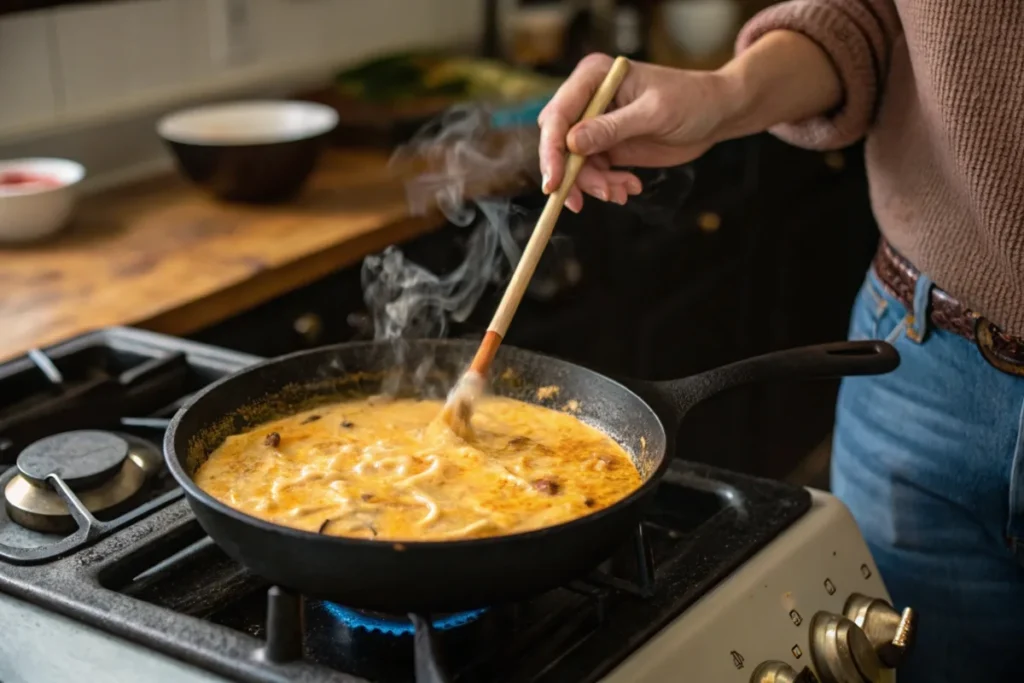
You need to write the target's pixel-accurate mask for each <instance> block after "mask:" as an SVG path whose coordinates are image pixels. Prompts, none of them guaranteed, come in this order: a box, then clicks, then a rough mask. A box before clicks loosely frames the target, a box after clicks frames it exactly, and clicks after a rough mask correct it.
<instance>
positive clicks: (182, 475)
mask: <svg viewBox="0 0 1024 683" xmlns="http://www.w3.org/2000/svg"><path fill="white" fill-rule="evenodd" d="M387 343H388V342H374V341H359V342H342V343H340V344H331V345H328V346H321V347H318V348H315V349H305V350H302V351H296V352H293V353H289V354H286V355H283V356H278V357H276V358H270V359H267V360H265V361H263V362H260V363H256V364H254V365H249V366H246V367H245V368H243V369H241V370H239V371H237V372H235V373H232V374H230V375H226V376H224V377H221V378H220V379H218V380H216V381H215V382H213V383H212V384H209V385H207V386H206V387H204V388H203V389H201V390H200V391H198V392H197V393H195V394H193V396H192V397H191V398H190V399H189V400H188V401H187V402H186V403H185V404H184V405H182V407H181V408H180V409H179V410H178V412H177V413H175V414H174V417H173V418H171V421H170V423H168V425H167V430H166V431H165V432H164V441H163V451H164V462H165V464H166V466H167V469H168V471H169V472H170V473H171V475H172V476H173V477H174V479H175V481H177V482H178V485H179V486H181V488H182V490H183V491H184V492H185V494H186V498H187V499H188V501H189V505H193V504H196V503H199V504H202V505H204V506H206V507H208V508H210V509H212V510H213V511H215V512H217V513H218V514H222V515H228V516H229V517H231V518H233V519H234V520H236V521H238V522H241V523H244V524H248V525H251V526H254V527H256V528H259V529H260V530H262V531H265V532H268V533H284V534H286V535H288V536H292V537H294V538H296V539H300V540H303V539H305V540H309V541H310V542H317V543H336V544H337V545H339V546H349V547H351V546H356V547H366V548H384V547H388V546H390V547H392V548H395V549H398V548H401V549H402V550H405V551H412V552H415V551H416V550H420V549H422V550H424V551H426V550H436V549H438V548H449V547H459V548H467V547H474V546H478V547H488V546H491V545H496V544H498V543H502V542H506V543H507V542H512V541H514V542H523V543H526V542H529V541H530V540H531V539H533V538H539V537H541V536H543V535H545V534H547V533H550V532H553V531H554V530H559V531H563V530H568V529H569V528H571V527H574V526H582V525H584V524H587V523H590V522H594V521H595V520H597V519H600V518H601V517H604V516H606V515H610V514H615V513H616V512H618V511H619V510H620V509H621V508H623V507H626V506H627V505H629V504H632V503H635V502H638V501H639V500H641V499H642V498H644V497H646V496H648V495H650V494H651V493H653V490H654V488H655V487H657V486H658V484H659V483H660V482H661V478H662V476H663V475H664V474H665V471H666V470H667V469H668V466H669V464H670V462H669V461H670V457H669V456H668V453H667V434H666V433H665V425H664V423H663V422H662V420H661V417H660V416H659V415H658V414H657V412H655V411H654V409H653V408H651V406H650V404H648V403H647V401H645V400H643V399H642V398H641V397H640V396H638V395H637V394H636V393H635V392H633V391H632V390H631V389H629V388H627V387H626V386H624V385H623V384H621V383H619V382H617V381H616V380H613V379H611V378H610V377H607V376H605V375H602V374H601V373H599V372H596V371H594V370H591V369H590V368H586V367H583V366H582V365H577V364H575V363H571V362H569V361H566V360H562V359H560V358H554V357H552V356H548V355H546V354H542V353H536V352H534V351H527V350H525V349H520V348H518V347H514V346H506V345H504V344H503V345H502V346H501V347H500V348H499V349H498V353H499V354H501V353H512V354H526V355H528V356H534V357H539V358H542V359H544V360H545V361H546V362H549V363H552V364H555V365H561V366H563V367H566V368H568V369H570V370H572V371H574V372H581V371H582V372H587V373H591V374H593V375H596V376H597V377H600V378H601V379H603V380H606V381H607V382H609V383H611V384H612V385H614V387H616V388H617V389H618V390H621V391H622V392H623V393H624V394H627V395H629V396H632V397H634V398H635V399H636V400H637V401H639V402H640V404H641V405H643V406H644V407H646V408H647V410H649V411H650V412H651V415H653V416H654V418H655V420H657V423H658V425H660V427H661V432H662V441H663V443H665V444H666V445H665V447H663V448H662V453H661V460H660V461H659V463H658V466H657V468H655V470H654V471H653V472H652V473H651V476H650V477H648V478H647V480H646V481H644V482H643V483H642V484H641V485H640V487H639V488H637V489H635V490H634V491H633V492H632V493H631V494H629V495H628V496H626V497H625V498H622V499H620V500H618V501H616V502H615V503H613V504H612V505H609V506H608V507H606V508H604V509H603V510H598V511H597V512H592V513H590V514H587V515H584V516H582V517H577V518H575V519H571V520H569V521H567V522H562V523H561V524H553V525H550V526H545V527H541V528H539V529H532V530H530V531H521V532H519V533H514V534H503V535H500V536H486V537H484V538H471V539H457V540H451V541H404V540H392V541H386V540H380V541H377V540H373V539H366V538H348V537H344V536H331V535H323V534H318V533H314V532H312V531H304V530H302V529H295V528H292V527H287V526H283V525H280V524H274V523H272V522H267V521H265V520H262V519H260V518H258V517H254V516H252V515H249V514H246V513H244V512H242V511H240V510H237V509H235V508H233V507H231V506H230V505H227V504H225V503H222V502H220V501H219V500H217V499H216V498H214V497H213V496H211V495H210V494H208V493H206V492H205V491H203V490H202V489H201V488H199V486H197V485H196V483H195V482H194V481H193V480H192V477H190V476H189V475H188V474H187V473H186V472H185V469H184V467H182V465H181V462H180V461H179V459H178V456H177V452H176V449H175V447H174V441H175V437H176V436H177V433H178V426H179V425H180V423H181V420H182V419H183V418H184V416H185V414H186V413H187V412H188V410H189V409H190V408H192V407H193V406H194V405H196V404H197V403H199V402H200V401H202V400H203V399H204V398H206V397H207V396H208V395H210V394H211V393H213V392H215V391H216V390H217V389H218V388H219V387H221V386H222V385H224V384H227V383H228V382H231V381H233V380H235V379H236V378H239V377H242V376H243V375H247V374H249V373H255V372H259V371H261V370H262V369H264V368H267V367H269V366H272V365H274V364H277V363H283V362H286V361H288V360H291V359H293V358H300V357H302V356H311V355H316V354H321V353H325V352H328V351H330V350H333V349H354V348H358V347H363V348H370V347H375V346H381V345H383V344H387ZM413 343H417V344H423V343H428V344H431V345H435V346H453V347H454V346H465V347H467V348H469V349H472V348H475V347H476V345H477V344H476V342H473V341H465V340H455V339H423V340H413ZM616 443H618V442H617V441H616ZM619 445H620V446H622V444H619ZM623 448H625V447H624V446H623Z"/></svg>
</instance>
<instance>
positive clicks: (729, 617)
mask: <svg viewBox="0 0 1024 683" xmlns="http://www.w3.org/2000/svg"><path fill="white" fill-rule="evenodd" d="M915 628H916V623H915V615H914V612H913V610H909V609H908V610H905V611H903V612H902V613H901V612H898V611H896V610H895V609H893V607H892V605H891V602H890V600H889V595H888V591H886V589H885V584H884V583H883V582H882V580H881V577H880V576H879V575H878V569H877V567H875V564H874V560H873V559H872V558H871V553H870V551H869V550H868V547H867V544H866V543H865V542H864V539H863V537H862V536H861V535H860V531H859V530H858V529H857V525H856V523H855V522H854V520H853V517H852V516H851V515H850V513H849V511H848V510H847V509H846V508H845V506H843V504H842V503H841V502H839V500H837V499H836V498H834V497H833V496H831V495H829V494H827V493H824V492H820V491H812V505H811V509H810V510H808V512H807V513H806V514H805V515H804V516H803V517H802V518H800V519H799V520H797V521H796V522H795V523H794V524H793V525H792V526H791V527H789V528H788V529H786V530H785V531H784V532H783V533H782V534H780V535H779V536H778V537H777V538H776V539H775V540H774V541H772V542H771V543H770V544H769V545H768V546H766V547H765V548H763V549H762V550H761V551H760V552H758V553H757V554H756V555H754V556H753V557H751V558H750V559H749V560H747V562H746V563H744V564H743V565H742V566H741V567H739V568H738V569H737V570H736V571H735V572H733V574H732V575H730V576H729V577H728V578H726V579H725V580H723V581H722V582H721V583H720V584H718V585H717V586H716V587H714V588H713V589H712V590H711V591H709V592H708V593H707V594H706V595H705V596H704V597H703V598H701V599H700V600H699V601H698V602H696V603H695V604H694V605H692V606H691V607H690V608H689V609H687V610H686V611H685V612H683V613H682V614H681V615H680V616H679V617H677V618H676V619H675V621H673V622H671V623H670V624H669V625H668V626H666V627H665V628H664V629H663V630H662V631H661V632H660V633H659V634H658V635H656V636H655V637H654V638H652V639H651V640H650V641H648V642H647V643H646V644H645V645H643V646H642V647H640V648H639V649H638V650H637V651H636V652H635V653H634V654H633V655H632V656H630V657H629V658H628V659H627V660H626V661H625V662H623V663H622V664H621V665H620V666H619V667H618V668H616V669H615V670H613V671H612V672H610V673H609V674H608V675H607V676H606V677H605V678H604V679H603V680H604V681H605V682H606V683H627V682H629V683H662V682H664V683H668V682H669V681H671V682H672V683H676V682H678V681H684V680H686V681H690V680H692V681H714V682H715V683H894V681H896V680H897V675H896V672H895V669H896V667H898V666H899V665H900V664H901V663H902V662H903V660H904V658H905V657H906V655H907V652H908V650H909V649H910V645H911V642H912V640H913V635H914V630H915Z"/></svg>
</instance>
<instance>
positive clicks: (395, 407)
mask: <svg viewBox="0 0 1024 683" xmlns="http://www.w3.org/2000/svg"><path fill="white" fill-rule="evenodd" d="M441 408H442V402H441V401H427V400H423V401H418V400H414V399H408V400H406V399H401V400H392V401H381V400H375V399H372V398H371V399H366V400H359V401H351V402H343V403H335V404H331V405H325V406H321V407H319V408H316V409H314V410H310V411H306V412H303V413H299V414H297V415H292V416H290V417H286V418H283V419H280V420H275V421H273V422H268V423H266V424H264V425H261V426H260V427H257V428H255V429H253V430H251V431H249V432H246V433H243V434H238V435H235V436H230V437H228V438H227V439H226V440H225V441H224V443H223V444H222V445H221V446H220V447H218V448H217V449H216V450H215V451H214V452H213V453H212V454H211V455H210V457H209V458H208V459H207V461H206V462H205V463H203V464H202V465H201V466H200V467H199V469H198V471H197V472H196V474H195V482H196V484H198V485H199V487H200V488H202V489H203V490H204V491H206V492H207V493H209V494H210V495H212V496H213V497H214V498H217V499H218V500H220V501H222V502H224V503H226V504H227V505H230V506H232V507H234V508H236V509H238V510H240V511H242V512H245V513H247V514H250V515H253V516H255V517H259V518H262V519H264V520H267V521H270V522H273V523H276V524H282V525H285V526H290V527H294V528H297V529H305V530H307V531H314V532H319V533H323V534H333V535H337V536H350V537H359V538H377V539H382V540H395V541H400V540H411V541H416V540H445V539H460V538H474V537H483V536H498V535H503V534H511V533H517V532H522V531H528V530H531V529H537V528H540V527H545V526H551V525H554V524H558V523H561V522H565V521H568V520H571V519H575V518H577V517H582V516H584V515H587V514H589V513H591V512H594V511H597V510H600V509H601V508H604V507H607V506H609V505H611V504H613V503H615V502H617V501H618V500H620V499H622V498H624V497H626V496H627V495H629V494H630V493H632V492H633V491H634V490H636V489H637V488H638V487H639V486H640V483H641V480H640V475H639V473H638V472H637V470H636V468H635V467H634V465H633V463H632V461H631V460H630V458H629V455H628V454H627V453H626V452H625V450H623V449H622V447H621V446H619V445H618V444H617V443H615V441H613V440H612V439H611V438H610V437H608V436H607V435H605V434H603V433H601V432H600V431H598V430H596V429H594V428H593V427H590V426H588V425H585V424H583V423H582V422H580V421H579V420H577V419H576V418H575V417H573V416H572V415H568V414H565V413H560V412H557V411H554V410H551V409H548V408H544V407H541V406H536V405H531V404H529V403H525V402H522V401H516V400H513V399H509V398H501V397H493V396H490V397H485V398H482V399H480V400H479V401H478V403H477V406H476V411H475V413H474V415H473V423H472V426H473V434H472V435H471V436H469V437H468V438H467V439H463V438H461V437H459V436H456V435H455V434H454V433H453V432H451V431H450V430H449V429H447V428H444V427H440V426H438V425H437V423H436V420H435V418H436V417H437V415H438V414H439V412H440V411H441Z"/></svg>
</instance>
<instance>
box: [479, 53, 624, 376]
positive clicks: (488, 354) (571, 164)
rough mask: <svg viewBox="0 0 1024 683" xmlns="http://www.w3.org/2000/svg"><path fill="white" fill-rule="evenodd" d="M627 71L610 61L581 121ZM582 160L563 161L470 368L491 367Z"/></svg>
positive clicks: (608, 97)
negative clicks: (558, 182) (555, 185)
mask: <svg viewBox="0 0 1024 683" xmlns="http://www.w3.org/2000/svg"><path fill="white" fill-rule="evenodd" d="M628 72H629V60H628V59H626V58H625V57H617V58H616V59H615V61H614V62H613V63H612V67H611V69H609V70H608V75H607V76H605V77H604V81H602V82H601V85H600V87H598V89H597V92H596V93H594V96H593V97H592V98H591V100H590V104H588V105H587V108H586V110H585V111H584V112H583V116H582V117H580V120H581V121H582V120H584V119H592V118H594V117H595V116H600V115H601V114H603V113H604V110H605V109H607V108H608V105H609V104H611V101H612V98H614V97H615V93H616V91H618V89H619V86H620V85H621V84H622V80H623V79H624V78H625V77H626V74H627V73H628ZM584 161H585V158H584V157H583V156H581V155H579V154H570V155H569V157H568V159H567V160H566V163H565V175H564V176H563V178H562V184H561V185H559V186H558V189H557V190H555V191H554V192H552V193H551V195H550V196H549V197H548V201H547V204H545V205H544V211H543V212H542V213H541V214H540V218H539V219H537V225H536V226H535V227H534V228H533V234H532V235H530V240H529V241H528V242H527V243H526V248H524V249H523V256H522V258H520V259H519V264H518V265H517V266H516V269H515V272H514V273H512V279H511V280H509V283H508V287H507V288H506V289H505V294H504V296H502V297H501V303H499V304H498V310H496V311H495V312H494V317H493V318H492V319H491V324H490V326H488V328H487V334H486V335H485V336H484V340H483V342H482V343H481V344H480V349H479V350H478V351H477V353H476V356H475V357H474V358H473V362H472V364H471V365H470V369H471V370H475V371H476V372H478V373H480V374H481V375H483V374H486V372H487V369H488V368H490V365H491V361H492V360H494V354H495V353H497V351H498V345H499V344H501V340H502V339H504V337H505V333H506V332H508V327H509V325H510V324H511V323H512V317H513V316H514V315H515V313H516V309H517V308H519V302H520V301H522V300H523V294H525V293H526V288H527V287H528V286H529V284H530V279H531V278H532V277H533V273H534V271H535V270H536V269H537V263H538V262H539V261H540V257H541V254H543V253H544V248H545V247H546V246H547V244H548V240H549V239H551V233H552V231H554V229H555V223H556V222H558V216H559V215H560V214H561V213H562V206H563V205H564V204H565V199H566V197H568V196H569V190H570V189H571V188H572V186H573V184H574V183H575V182H576V176H578V175H579V173H580V169H581V168H583V162H584Z"/></svg>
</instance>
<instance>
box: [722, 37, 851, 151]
mask: <svg viewBox="0 0 1024 683" xmlns="http://www.w3.org/2000/svg"><path fill="white" fill-rule="evenodd" d="M716 77H717V78H718V79H719V80H720V82H721V87H722V91H723V92H724V95H725V100H726V106H725V118H724V120H723V121H722V125H721V127H720V134H719V136H718V137H720V138H721V139H722V140H727V139H731V138H736V137H741V136H744V135H750V134H753V133H759V132H761V131H764V130H766V129H768V128H770V127H772V126H775V125H778V124H781V123H797V122H800V121H804V120H806V119H809V118H812V117H815V116H820V115H822V114H825V113H827V112H829V111H831V110H833V109H835V108H836V107H837V106H839V104H840V103H841V101H842V97H843V91H842V84H841V82H840V79H839V74H838V72H837V70H836V68H835V66H834V65H833V63H832V60H831V59H830V58H829V56H828V55H827V54H826V53H825V51H824V50H822V49H821V48H820V47H819V46H818V45H817V44H816V43H815V42H814V41H812V40H811V39H810V38H807V37H806V36H804V35H801V34H800V33H796V32H794V31H785V30H779V31H772V32H770V33H767V34H765V35H764V36H763V37H762V38H761V39H760V40H758V41H757V42H755V43H754V44H753V45H751V46H750V47H749V48H748V49H747V50H745V51H743V52H742V53H741V54H740V55H738V56H737V57H736V58H734V59H733V60H732V61H730V62H729V63H728V64H726V65H725V66H724V67H722V68H721V69H719V70H718V71H717V72H716Z"/></svg>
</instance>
